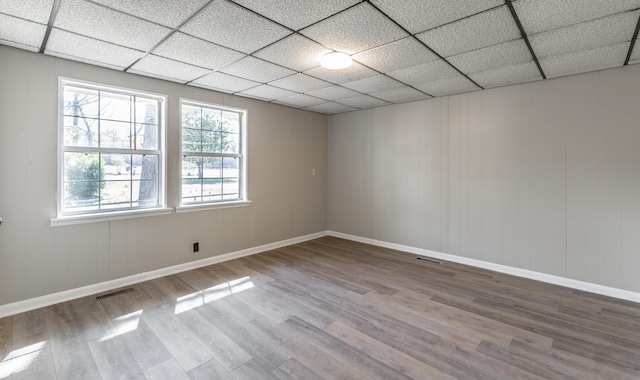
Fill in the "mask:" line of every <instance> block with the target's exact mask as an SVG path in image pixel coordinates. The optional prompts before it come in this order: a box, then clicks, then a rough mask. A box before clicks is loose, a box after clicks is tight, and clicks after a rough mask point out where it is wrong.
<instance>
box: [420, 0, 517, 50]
mask: <svg viewBox="0 0 640 380" xmlns="http://www.w3.org/2000/svg"><path fill="white" fill-rule="evenodd" d="M520 36H521V34H520V30H519V29H518V26H517V25H516V23H515V21H514V20H513V16H512V15H511V12H510V11H509V8H507V6H506V5H505V6H502V7H500V8H494V9H492V10H489V11H486V12H482V13H480V14H477V15H474V16H471V17H468V18H465V19H462V20H460V21H456V22H452V23H450V24H446V25H443V26H441V27H438V28H435V29H431V30H428V31H426V32H424V33H421V34H418V35H417V36H416V37H418V38H419V39H420V40H422V41H423V42H424V43H426V44H427V45H428V46H429V47H430V48H431V49H433V50H434V51H436V52H437V53H438V54H440V55H441V56H443V57H450V56H452V55H456V54H460V53H464V52H467V51H471V50H475V49H480V48H483V47H486V46H490V45H495V44H498V43H501V42H505V41H509V40H513V39H516V38H520Z"/></svg>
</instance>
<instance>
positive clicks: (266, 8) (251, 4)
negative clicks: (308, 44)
mask: <svg viewBox="0 0 640 380" xmlns="http://www.w3.org/2000/svg"><path fill="white" fill-rule="evenodd" d="M234 1H235V2H236V3H238V4H240V5H243V6H245V7H247V8H249V9H251V10H253V11H255V12H257V13H260V14H262V15H264V16H266V17H268V18H270V19H271V20H274V21H277V22H279V23H280V24H282V25H285V26H287V27H289V28H291V29H293V30H299V29H302V28H304V27H305V26H307V25H310V24H313V23H315V22H318V21H320V20H322V19H324V18H327V17H329V16H331V15H333V14H334V13H337V12H340V11H341V10H343V9H346V8H348V7H350V6H352V5H354V4H357V3H359V2H360V1H359V0H322V1H300V0H270V1H264V0H234Z"/></svg>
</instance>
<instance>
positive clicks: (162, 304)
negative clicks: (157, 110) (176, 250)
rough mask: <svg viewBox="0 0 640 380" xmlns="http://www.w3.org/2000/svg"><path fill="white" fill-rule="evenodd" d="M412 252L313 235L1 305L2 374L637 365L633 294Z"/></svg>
mask: <svg viewBox="0 0 640 380" xmlns="http://www.w3.org/2000/svg"><path fill="white" fill-rule="evenodd" d="M418 258H419V256H418V255H415V254H409V253H404V252H400V251H397V250H393V249H389V248H382V247H376V246H372V245H367V244H362V243H356V242H352V241H347V240H344V239H340V238H336V237H323V238H319V239H315V240H311V241H307V242H303V243H300V244H295V245H292V246H287V247H282V248H278V249H274V250H271V251H268V252H263V253H261V254H257V255H252V256H246V257H243V258H239V259H235V260H231V261H227V262H223V263H218V264H214V265H209V266H206V267H202V268H198V269H194V270H190V271H185V272H182V273H178V274H175V275H169V276H165V277H161V278H158V279H154V280H150V281H145V282H142V283H139V284H134V285H131V286H129V287H127V288H124V289H122V288H121V289H115V290H114V291H117V290H125V289H126V290H127V292H122V293H118V292H116V293H115V294H107V293H114V291H110V292H104V293H103V294H99V295H108V296H107V297H104V298H103V297H101V298H100V299H99V300H97V299H96V295H94V296H90V297H82V298H79V299H75V300H72V301H69V302H63V303H60V304H57V305H52V306H49V307H46V308H42V309H37V310H32V311H29V312H26V313H20V314H16V315H13V316H11V317H7V318H2V319H0V359H1V360H2V361H1V362H0V378H3V379H11V380H14V379H60V380H62V379H64V380H66V379H112V378H147V379H181V378H182V379H187V378H191V379H235V380H238V379H280V380H284V379H286V380H291V379H305V380H316V379H340V380H343V379H358V380H361V379H405V378H411V379H447V380H450V379H474V380H475V379H491V380H494V379H542V378H544V379H581V380H582V379H587V380H590V379H594V380H595V379H616V380H617V379H622V380H627V379H629V380H631V379H636V380H637V379H640V304H638V303H634V302H630V301H624V300H619V299H614V298H610V297H606V296H602V295H597V294H591V293H588V292H584V291H579V290H575V289H570V288H564V287H561V286H557V285H553V284H548V283H543V282H539V281H533V280H529V279H525V278H519V277H516V276H511V275H506V274H501V273H497V272H492V271H489V270H484V269H481V268H474V267H469V266H466V265H462V264H458V263H453V262H448V261H446V260H443V261H441V262H440V263H432V262H428V261H424V260H418ZM129 288H132V291H128V289H129Z"/></svg>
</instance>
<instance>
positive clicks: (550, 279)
mask: <svg viewBox="0 0 640 380" xmlns="http://www.w3.org/2000/svg"><path fill="white" fill-rule="evenodd" d="M327 235H329V236H335V237H338V238H342V239H347V240H353V241H357V242H360V243H365V244H371V245H376V246H378V247H384V248H390V249H395V250H398V251H404V252H409V253H413V254H416V255H420V256H428V257H433V258H437V259H441V260H445V261H451V262H454V263H459V264H465V265H469V266H473V267H477V268H483V269H489V270H492V271H495V272H500V273H506V274H510V275H514V276H518V277H523V278H528V279H531V280H537V281H542V282H546V283H549V284H554V285H560V286H565V287H568V288H572V289H577V290H583V291H586V292H590V293H595V294H601V295H604V296H609V297H614V298H619V299H622V300H627V301H632V302H638V303H640V293H636V292H632V291H628V290H623V289H618V288H612V287H609V286H604V285H598V284H593V283H590V282H584V281H578V280H572V279H570V278H566V277H560V276H554V275H551V274H546V273H540V272H535V271H532V270H528V269H521V268H514V267H510V266H506V265H500V264H494V263H490V262H487V261H481V260H476V259H470V258H467V257H462V256H455V255H450V254H447V253H441V252H436V251H430V250H428V249H422V248H415V247H411V246H408V245H402V244H395V243H388V242H385V241H381V240H375V239H369V238H364V237H360V236H355V235H349V234H344V233H341V232H335V231H327Z"/></svg>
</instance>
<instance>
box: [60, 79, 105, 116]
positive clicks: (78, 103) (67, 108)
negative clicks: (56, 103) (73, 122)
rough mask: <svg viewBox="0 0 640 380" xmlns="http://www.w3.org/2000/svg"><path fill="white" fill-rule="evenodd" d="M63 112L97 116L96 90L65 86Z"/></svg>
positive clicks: (69, 114)
mask: <svg viewBox="0 0 640 380" xmlns="http://www.w3.org/2000/svg"><path fill="white" fill-rule="evenodd" d="M63 112H64V115H66V116H76V117H91V118H97V117H98V116H99V115H100V112H99V110H98V91H96V90H89V89H85V88H78V87H70V86H65V88H64V111H63Z"/></svg>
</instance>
